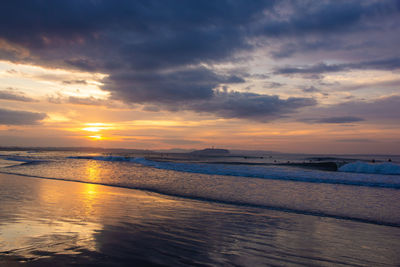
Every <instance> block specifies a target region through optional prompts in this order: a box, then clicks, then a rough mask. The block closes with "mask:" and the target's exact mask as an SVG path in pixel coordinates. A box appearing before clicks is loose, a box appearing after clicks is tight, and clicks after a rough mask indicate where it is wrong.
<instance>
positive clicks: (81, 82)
mask: <svg viewBox="0 0 400 267" xmlns="http://www.w3.org/2000/svg"><path fill="white" fill-rule="evenodd" d="M62 83H63V84H85V85H86V84H87V81H86V80H67V81H63V82H62Z"/></svg>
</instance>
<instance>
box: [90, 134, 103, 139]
mask: <svg viewBox="0 0 400 267" xmlns="http://www.w3.org/2000/svg"><path fill="white" fill-rule="evenodd" d="M88 137H89V138H90V139H92V140H102V139H103V137H102V136H101V135H91V136H88Z"/></svg>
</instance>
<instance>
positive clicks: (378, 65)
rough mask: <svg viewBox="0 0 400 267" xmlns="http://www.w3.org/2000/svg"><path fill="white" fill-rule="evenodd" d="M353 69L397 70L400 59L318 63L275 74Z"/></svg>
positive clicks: (286, 68) (287, 69)
mask: <svg viewBox="0 0 400 267" xmlns="http://www.w3.org/2000/svg"><path fill="white" fill-rule="evenodd" d="M352 69H361V70H368V69H374V70H395V69H400V58H387V59H381V60H373V61H364V62H358V63H345V64H326V63H318V64H315V65H311V66H288V67H283V68H278V69H276V70H275V72H274V73H275V74H322V73H327V72H339V71H345V70H352Z"/></svg>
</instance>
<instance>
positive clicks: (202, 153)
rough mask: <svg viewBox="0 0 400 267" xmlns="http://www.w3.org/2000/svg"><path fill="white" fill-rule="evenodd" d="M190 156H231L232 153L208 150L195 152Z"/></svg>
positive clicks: (215, 149)
mask: <svg viewBox="0 0 400 267" xmlns="http://www.w3.org/2000/svg"><path fill="white" fill-rule="evenodd" d="M190 154H194V155H200V156H226V155H229V154H230V152H229V150H227V149H218V148H206V149H202V150H195V151H193V152H191V153H190Z"/></svg>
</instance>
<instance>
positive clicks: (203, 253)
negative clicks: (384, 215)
mask: <svg viewBox="0 0 400 267" xmlns="http://www.w3.org/2000/svg"><path fill="white" fill-rule="evenodd" d="M0 204H1V205H0V214H1V216H0V266H19V265H22V266H24V265H27V266H49V265H53V266H54V265H55V266H70V265H90V264H94V265H96V266H98V265H102V266H117V265H138V266H157V265H160V266H184V265H239V266H257V265H271V264H272V265H273V264H276V265H285V266H297V265H319V266H324V265H335V266H341V265H343V266H345V265H361V266H384V265H385V266H396V265H398V264H399V263H400V257H399V255H400V253H399V252H400V249H399V247H398V240H400V229H399V228H398V227H391V226H383V225H375V224H369V223H362V222H355V221H348V220H340V219H334V218H324V217H318V216H309V215H301V214H292V213H287V212H280V211H273V210H268V209H261V208H254V207H246V206H235V205H227V204H220V203H213V202H203V201H197V200H189V199H183V198H175V197H170V196H164V195H159V194H156V193H150V192H146V191H139V190H133V189H124V188H116V187H110V186H102V185H94V184H89V183H80V182H68V181H57V180H48V179H39V178H31V177H23V176H17V175H6V174H0Z"/></svg>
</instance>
